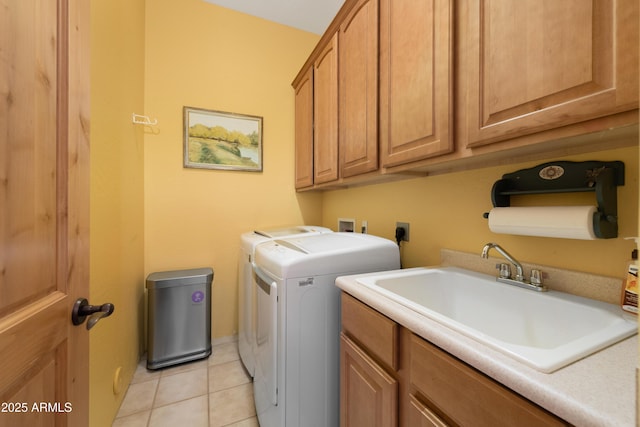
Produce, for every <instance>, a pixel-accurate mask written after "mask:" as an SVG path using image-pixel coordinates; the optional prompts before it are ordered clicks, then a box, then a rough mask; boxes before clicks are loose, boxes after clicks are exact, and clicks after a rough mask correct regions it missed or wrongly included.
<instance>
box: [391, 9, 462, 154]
mask: <svg viewBox="0 0 640 427" xmlns="http://www.w3.org/2000/svg"><path fill="white" fill-rule="evenodd" d="M452 28H453V9H452V5H451V0H380V156H381V160H382V166H384V167H391V166H397V165H400V164H403V163H407V162H411V161H415V160H421V159H425V158H428V157H433V156H437V155H441V154H445V153H449V152H451V151H453V148H454V146H453V134H452V126H453V118H452V117H453V115H452V111H453V110H452V105H453V102H452V101H453V77H452V76H453V66H452V61H453V55H452V42H453V34H452Z"/></svg>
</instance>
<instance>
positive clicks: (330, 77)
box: [313, 33, 338, 184]
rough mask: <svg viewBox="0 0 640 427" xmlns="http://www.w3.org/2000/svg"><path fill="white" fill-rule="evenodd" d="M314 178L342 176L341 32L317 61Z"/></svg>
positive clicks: (314, 104)
mask: <svg viewBox="0 0 640 427" xmlns="http://www.w3.org/2000/svg"><path fill="white" fill-rule="evenodd" d="M313 85H314V86H313V162H314V164H313V181H314V183H316V184H321V183H324V182H330V181H335V180H337V179H338V34H337V33H336V34H334V35H333V37H331V39H330V40H329V42H328V43H327V45H326V46H325V47H324V49H323V50H322V52H321V53H320V55H319V56H318V59H316V60H315V62H314V65H313Z"/></svg>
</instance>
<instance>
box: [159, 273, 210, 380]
mask: <svg viewBox="0 0 640 427" xmlns="http://www.w3.org/2000/svg"><path fill="white" fill-rule="evenodd" d="M212 282H213V270H212V269H211V268H196V269H191V270H176V271H163V272H159V273H152V274H150V275H149V276H148V277H147V291H148V310H147V315H148V322H147V368H148V369H158V368H163V367H165V366H170V365H176V364H178V363H184V362H189V361H192V360H196V359H202V358H205V357H208V356H209V355H210V354H211V283H212Z"/></svg>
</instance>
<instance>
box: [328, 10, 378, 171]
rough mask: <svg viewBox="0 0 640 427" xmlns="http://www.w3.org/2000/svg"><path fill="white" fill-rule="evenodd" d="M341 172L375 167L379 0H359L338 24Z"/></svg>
mask: <svg viewBox="0 0 640 427" xmlns="http://www.w3.org/2000/svg"><path fill="white" fill-rule="evenodd" d="M338 69H339V75H340V87H339V93H340V96H339V98H340V103H339V105H340V113H339V114H340V122H339V123H340V125H339V134H340V142H339V150H340V175H341V176H342V177H349V176H354V175H359V174H363V173H366V172H371V171H375V170H377V169H378V0H359V1H358V2H357V3H356V4H355V5H354V6H353V8H352V9H351V11H350V12H349V13H348V14H347V16H346V17H345V19H344V21H343V22H342V24H341V25H340V49H339V60H338Z"/></svg>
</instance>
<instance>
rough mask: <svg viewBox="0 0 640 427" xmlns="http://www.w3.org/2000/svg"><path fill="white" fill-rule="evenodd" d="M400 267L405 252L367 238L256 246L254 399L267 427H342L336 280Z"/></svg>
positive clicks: (322, 238) (340, 236)
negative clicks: (401, 257) (401, 255)
mask: <svg viewBox="0 0 640 427" xmlns="http://www.w3.org/2000/svg"><path fill="white" fill-rule="evenodd" d="M398 268H400V254H399V249H398V246H397V245H396V244H395V243H394V242H392V241H390V240H387V239H383V238H380V237H376V236H371V235H367V234H358V233H331V234H321V235H316V236H309V237H300V238H288V239H281V240H280V239H279V240H273V241H268V242H265V243H261V244H259V245H257V246H256V249H255V262H254V267H253V270H254V271H253V278H254V284H255V286H256V292H257V298H256V307H257V317H256V320H257V329H256V344H257V347H256V353H255V357H256V359H255V362H256V363H255V375H254V399H255V405H256V412H257V415H258V420H259V422H260V426H261V427H311V426H314V427H317V426H321V427H322V426H324V427H335V426H338V425H340V408H339V403H340V390H339V384H340V353H339V351H340V324H341V319H340V290H339V288H338V287H337V286H336V285H335V279H336V278H337V277H338V276H343V275H349V274H356V273H367V272H374V271H383V270H395V269H398Z"/></svg>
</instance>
